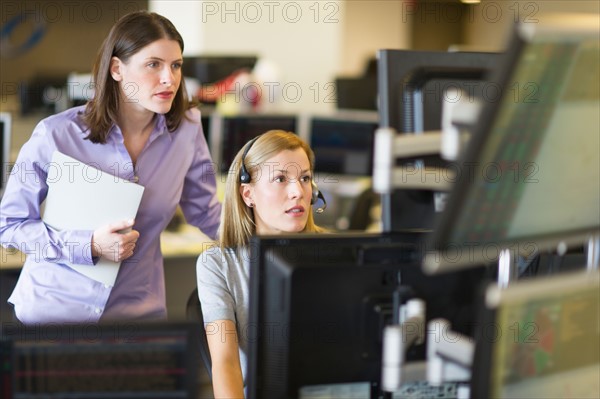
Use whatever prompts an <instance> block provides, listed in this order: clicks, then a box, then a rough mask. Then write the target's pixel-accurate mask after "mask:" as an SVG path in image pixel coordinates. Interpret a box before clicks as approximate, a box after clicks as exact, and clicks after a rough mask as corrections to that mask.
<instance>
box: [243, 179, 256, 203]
mask: <svg viewBox="0 0 600 399" xmlns="http://www.w3.org/2000/svg"><path fill="white" fill-rule="evenodd" d="M252 191H253V188H252V186H251V185H250V184H247V183H242V184H240V195H241V196H242V200H243V201H244V202H245V203H246V206H249V207H252V206H254V201H253V200H252Z"/></svg>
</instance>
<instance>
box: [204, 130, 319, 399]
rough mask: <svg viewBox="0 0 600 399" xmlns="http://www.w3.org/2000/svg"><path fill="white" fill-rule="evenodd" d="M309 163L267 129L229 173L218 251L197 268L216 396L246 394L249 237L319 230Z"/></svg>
mask: <svg viewBox="0 0 600 399" xmlns="http://www.w3.org/2000/svg"><path fill="white" fill-rule="evenodd" d="M314 158H315V157H314V154H313V152H312V150H311V149H310V147H309V146H308V145H307V144H306V143H305V142H304V141H303V140H302V139H300V138H299V137H298V136H297V135H295V134H293V133H289V132H284V131H282V130H271V131H269V132H267V133H265V134H263V135H261V136H258V137H257V138H255V139H253V140H251V141H250V142H248V143H247V144H246V145H245V146H244V147H243V148H242V149H241V150H240V151H239V152H238V154H237V155H236V157H235V159H234V161H233V164H232V165H231V167H230V169H229V174H228V178H227V182H226V185H225V198H224V202H223V212H222V214H221V229H220V235H219V246H218V247H216V248H213V249H211V250H207V251H205V252H204V253H202V255H200V258H199V259H198V264H197V266H196V272H197V276H198V287H199V289H198V293H199V297H200V302H201V304H202V312H203V314H204V322H205V328H206V335H207V339H208V346H209V349H210V354H211V358H212V375H213V390H214V396H215V398H242V397H244V385H245V384H244V381H245V375H246V350H247V343H248V342H247V338H248V337H247V336H245V334H243V332H244V331H246V326H247V324H248V306H249V305H248V300H249V292H248V278H249V259H250V256H249V249H248V244H249V241H250V237H251V236H253V235H265V234H282V233H295V232H320V231H322V229H321V228H319V227H317V226H316V225H315V223H314V220H313V211H312V208H311V203H312V202H314V200H313V190H315V193H316V186H314V185H313V181H312V173H313V168H314ZM313 187H314V188H313Z"/></svg>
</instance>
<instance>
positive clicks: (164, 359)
mask: <svg viewBox="0 0 600 399" xmlns="http://www.w3.org/2000/svg"><path fill="white" fill-rule="evenodd" d="M200 328H201V327H200V325H194V324H192V323H148V324H145V323H135V322H123V323H118V324H89V325H75V324H65V325H58V324H48V325H35V326H27V327H23V326H17V325H14V324H5V325H4V326H3V330H2V336H1V339H0V341H1V345H2V359H1V360H2V391H3V392H4V393H7V394H9V396H2V397H14V398H31V399H37V398H40V399H41V398H44V399H48V398H56V399H59V398H61V399H62V398H69V397H73V398H75V397H77V398H82V399H84V398H165V399H166V398H184V399H195V398H196V396H197V388H198V374H197V363H198V360H197V359H196V356H197V351H195V350H194V348H195V344H196V343H197V342H198V341H197V339H198V338H197V337H198V336H199V331H200V330H199V329H200ZM7 360H8V361H7Z"/></svg>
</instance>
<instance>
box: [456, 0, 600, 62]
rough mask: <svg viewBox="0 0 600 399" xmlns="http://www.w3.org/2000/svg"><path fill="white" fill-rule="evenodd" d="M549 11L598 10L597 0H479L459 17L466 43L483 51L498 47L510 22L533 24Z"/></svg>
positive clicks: (584, 11) (590, 11)
mask: <svg viewBox="0 0 600 399" xmlns="http://www.w3.org/2000/svg"><path fill="white" fill-rule="evenodd" d="M550 12H583V13H596V14H598V13H600V1H597V0H568V1H558V0H541V1H531V0H518V1H515V0H511V1H497V0H483V1H482V2H481V4H478V5H473V6H471V9H470V11H469V12H468V14H467V16H468V18H465V19H464V20H463V29H464V35H463V36H464V38H465V43H464V44H467V45H470V46H473V47H480V48H484V49H487V50H502V49H504V46H505V44H506V42H507V40H508V36H509V33H510V30H511V27H512V26H513V24H514V22H515V21H517V20H520V21H524V22H530V23H536V21H537V19H538V18H539V17H540V15H541V14H544V13H550Z"/></svg>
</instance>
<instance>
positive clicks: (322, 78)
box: [149, 0, 345, 112]
mask: <svg viewBox="0 0 600 399" xmlns="http://www.w3.org/2000/svg"><path fill="white" fill-rule="evenodd" d="M167 3H168V4H167ZM177 3H180V4H177ZM149 6H150V9H151V10H156V11H157V12H160V13H162V14H163V15H165V16H167V17H168V18H169V19H171V20H172V21H173V23H174V24H175V25H176V26H178V27H179V25H181V24H179V23H178V22H177V21H178V20H185V19H187V18H189V14H190V13H194V14H196V13H197V12H198V11H199V12H200V14H197V17H196V20H197V22H196V24H197V27H198V28H199V29H197V32H196V33H193V34H194V35H196V36H195V37H184V40H185V42H186V47H187V46H188V44H187V43H190V46H192V47H193V48H195V49H197V50H198V54H221V55H226V54H256V55H258V56H259V57H261V58H264V59H266V60H269V61H271V62H273V63H274V64H275V65H276V66H277V67H278V70H279V74H278V76H277V83H270V85H271V87H273V88H275V89H277V88H279V89H284V90H283V91H282V92H281V95H280V96H279V97H278V98H274V97H277V96H271V95H270V90H269V92H265V93H263V95H266V99H267V101H269V102H272V101H277V102H278V105H279V109H281V110H283V111H288V110H289V111H294V112H311V111H322V110H327V109H333V108H334V106H335V102H334V99H333V98H332V97H331V94H332V89H333V85H332V82H333V79H334V77H335V76H336V74H337V72H338V70H339V65H340V63H341V62H340V59H341V43H342V40H341V36H342V33H343V27H342V26H343V23H344V7H345V2H343V1H337V0H336V1H328V2H317V1H205V0H203V1H200V0H194V1H191V0H187V1H179V2H177V1H150V3H149ZM186 23H189V22H186ZM192 32H193V30H192ZM182 34H186V33H185V32H182Z"/></svg>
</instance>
